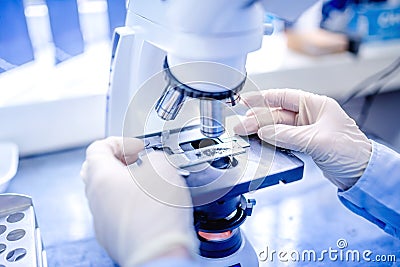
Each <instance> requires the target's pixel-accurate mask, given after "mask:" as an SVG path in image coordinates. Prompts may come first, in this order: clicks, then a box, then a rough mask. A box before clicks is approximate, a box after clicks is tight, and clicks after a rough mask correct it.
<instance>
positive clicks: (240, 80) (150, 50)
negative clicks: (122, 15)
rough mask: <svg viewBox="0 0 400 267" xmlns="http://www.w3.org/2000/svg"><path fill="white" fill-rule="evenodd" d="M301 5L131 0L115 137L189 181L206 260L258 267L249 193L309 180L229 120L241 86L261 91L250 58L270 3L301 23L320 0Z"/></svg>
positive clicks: (113, 102) (289, 159)
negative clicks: (244, 227)
mask: <svg viewBox="0 0 400 267" xmlns="http://www.w3.org/2000/svg"><path fill="white" fill-rule="evenodd" d="M298 2H299V1H290V0H270V1H257V0H235V1H231V0H201V1H199V0H131V1H128V2H127V18H126V23H125V25H126V26H125V27H121V28H117V29H116V30H115V33H114V38H113V44H112V46H113V47H112V62H111V68H110V84H109V92H108V96H107V123H106V134H107V135H118V136H120V135H121V134H122V135H123V136H125V137H138V138H141V139H143V141H144V143H145V151H146V152H150V151H153V150H158V151H163V152H164V153H165V155H166V157H167V158H168V160H169V161H170V162H171V164H172V165H174V166H175V167H176V168H177V169H178V170H179V172H180V174H181V175H182V176H183V177H184V178H185V180H186V184H187V185H188V187H189V189H190V192H191V196H192V201H193V206H194V207H193V210H194V224H195V225H194V227H195V230H196V232H197V236H198V238H199V240H200V248H199V250H200V255H199V258H198V260H199V261H200V262H202V263H203V264H204V266H242V267H253V266H258V257H257V254H256V252H255V250H254V248H252V246H251V244H250V242H249V241H248V240H247V238H246V237H245V235H244V233H243V232H242V231H240V225H241V224H243V222H244V221H245V220H246V218H247V217H248V216H250V215H251V213H252V209H253V206H254V205H255V200H252V199H246V197H245V196H244V194H246V193H248V192H252V191H255V190H258V189H261V188H264V187H268V186H272V185H276V184H279V183H280V182H283V183H289V182H293V181H297V180H299V179H301V178H302V175H303V167H304V165H303V162H302V161H301V160H299V159H298V158H297V157H296V156H295V155H293V154H292V153H291V152H290V151H287V150H283V149H279V148H276V147H274V146H272V145H269V144H266V143H264V142H262V141H261V140H260V139H259V138H258V137H257V136H254V135H253V136H249V137H240V136H236V135H234V134H233V133H232V131H230V130H228V128H229V127H228V126H227V124H226V120H227V118H229V117H230V116H229V115H235V114H238V113H240V112H236V111H235V106H237V105H236V104H237V102H238V100H239V99H240V98H239V93H240V92H241V91H250V90H257V87H256V86H255V85H254V84H253V83H252V82H251V81H250V79H248V77H247V74H246V70H245V64H246V57H247V54H248V53H250V52H252V51H255V50H258V49H259V48H260V47H261V43H262V37H263V34H264V23H263V21H264V14H265V10H268V11H271V12H273V13H275V14H277V15H280V16H282V17H283V18H287V19H289V20H293V19H295V18H296V17H297V16H298V15H299V14H300V13H301V12H302V11H304V10H305V9H306V8H307V7H309V6H310V5H311V4H312V3H314V2H315V0H306V1H301V3H298ZM265 60H268V59H265ZM231 117H234V116H231Z"/></svg>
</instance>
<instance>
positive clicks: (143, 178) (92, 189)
mask: <svg viewBox="0 0 400 267" xmlns="http://www.w3.org/2000/svg"><path fill="white" fill-rule="evenodd" d="M123 150H124V151H123ZM142 150H143V142H142V141H141V140H139V139H134V138H125V139H124V140H123V139H122V138H117V137H110V138H107V139H105V140H101V141H96V142H94V143H93V144H91V145H90V146H89V148H88V149H87V151H86V161H85V162H84V164H83V166H82V170H81V176H82V178H83V181H84V183H85V185H86V188H85V191H86V196H87V199H88V202H89V207H90V210H91V212H92V215H93V220H94V228H95V231H96V237H97V239H98V241H99V243H100V244H101V245H102V246H103V247H104V248H105V249H106V251H107V252H108V253H109V255H110V256H111V257H112V258H113V259H114V260H115V261H116V262H117V263H118V264H120V265H121V266H122V267H131V266H136V265H138V264H141V263H145V262H146V261H149V260H153V259H155V258H159V257H163V256H171V255H173V256H175V257H176V256H177V257H191V256H192V255H193V254H192V253H195V251H197V244H198V241H197V238H196V235H195V232H194V228H193V211H192V209H191V208H181V207H176V206H177V205H180V204H182V203H184V205H186V206H190V204H191V196H190V192H189V190H188V189H187V188H186V187H185V185H186V184H185V182H184V180H183V178H182V177H180V176H179V175H178V174H177V171H176V169H175V168H174V167H172V166H171V165H170V164H169V163H168V162H167V161H166V159H165V158H164V155H163V153H161V152H153V153H149V154H148V155H147V156H145V157H143V158H142V159H141V164H140V166H138V165H137V164H134V165H131V166H132V167H131V166H129V167H128V166H127V165H129V164H132V163H133V162H135V161H136V160H137V159H138V153H139V152H140V151H142ZM123 152H125V156H124V153H123ZM154 163H156V168H154ZM131 174H132V175H131ZM163 176H164V177H163ZM171 183H172V184H175V185H179V186H181V187H179V186H178V187H177V186H171ZM142 187H143V188H142ZM142 189H145V190H146V192H144V191H143V190H142ZM149 194H152V196H150V195H149ZM157 194H158V195H157ZM159 200H160V201H162V202H164V203H169V204H171V205H175V207H174V206H171V205H167V204H163V203H162V202H160V201H159Z"/></svg>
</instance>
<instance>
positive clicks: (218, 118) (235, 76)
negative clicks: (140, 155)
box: [155, 57, 246, 138]
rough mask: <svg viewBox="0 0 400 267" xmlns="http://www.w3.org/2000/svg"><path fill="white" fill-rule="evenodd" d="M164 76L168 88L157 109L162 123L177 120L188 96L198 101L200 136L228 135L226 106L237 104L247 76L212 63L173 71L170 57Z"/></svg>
mask: <svg viewBox="0 0 400 267" xmlns="http://www.w3.org/2000/svg"><path fill="white" fill-rule="evenodd" d="M183 68H185V69H183ZM182 70H183V71H182ZM173 72H175V73H177V74H178V75H179V76H180V77H181V79H182V80H184V81H182V80H181V79H178V78H177V77H176V76H175V75H174V74H173ZM210 74H211V75H210ZM164 75H165V79H166V82H167V85H166V87H165V89H164V91H163V93H162V95H161V97H160V98H159V100H158V102H157V104H156V106H155V109H156V111H157V114H158V116H159V117H160V118H162V119H163V120H167V121H168V120H174V119H175V118H176V116H177V115H178V113H179V111H180V109H181V107H182V106H183V103H184V101H185V99H186V98H187V97H191V98H197V99H199V106H200V131H201V133H202V134H203V135H205V136H207V137H210V138H216V137H219V136H221V135H222V134H223V133H224V132H225V106H234V105H236V103H237V100H238V99H239V95H238V93H239V91H240V90H241V89H242V88H243V86H244V83H245V81H246V76H245V75H243V74H242V73H241V72H238V71H237V70H235V69H233V68H231V67H228V66H225V65H223V64H217V63H210V62H195V63H191V64H185V65H183V66H181V67H180V68H176V67H175V68H173V69H170V68H169V65H168V60H167V57H166V58H165V61H164ZM193 77H195V78H194V79H195V80H193Z"/></svg>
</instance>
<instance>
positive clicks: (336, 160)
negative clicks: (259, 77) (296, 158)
mask: <svg viewBox="0 0 400 267" xmlns="http://www.w3.org/2000/svg"><path fill="white" fill-rule="evenodd" d="M242 101H243V103H245V104H246V105H247V106H248V107H250V108H251V109H250V110H249V111H248V112H247V114H246V117H245V118H243V119H242V123H241V124H238V125H236V126H235V128H234V130H235V132H236V133H237V134H239V135H248V134H253V133H257V134H258V136H259V137H260V138H261V139H262V140H264V141H266V142H268V143H271V144H274V145H276V146H279V147H283V148H287V149H291V150H294V151H300V152H305V153H307V154H309V155H310V156H311V157H312V158H313V160H314V161H315V163H316V164H317V165H318V166H319V167H320V168H321V170H322V171H323V173H324V176H325V177H326V178H328V179H329V180H330V181H331V182H332V183H334V184H335V185H336V186H337V187H339V188H340V189H343V190H346V189H348V188H350V187H351V186H352V185H354V184H355V183H356V181H357V180H358V178H360V176H361V175H362V174H363V172H364V170H365V168H366V167H367V164H368V162H369V159H370V155H371V150H372V145H371V142H370V140H369V139H368V138H367V137H366V136H365V135H364V134H363V133H362V132H361V131H360V129H359V128H358V126H357V125H356V123H355V122H354V120H352V119H351V118H350V117H349V116H348V115H347V114H346V113H345V112H344V111H343V110H342V108H341V107H340V105H339V104H338V103H337V102H336V101H335V100H333V99H332V98H329V97H327V96H320V95H315V94H311V93H307V92H303V91H300V90H294V89H270V90H265V91H261V92H252V93H249V94H244V95H242Z"/></svg>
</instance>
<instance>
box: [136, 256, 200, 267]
mask: <svg viewBox="0 0 400 267" xmlns="http://www.w3.org/2000/svg"><path fill="white" fill-rule="evenodd" d="M139 267H200V264H198V263H196V261H195V260H190V259H178V258H168V257H166V258H159V259H157V260H153V261H150V262H148V263H145V264H142V265H140V266H139Z"/></svg>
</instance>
